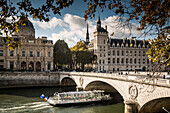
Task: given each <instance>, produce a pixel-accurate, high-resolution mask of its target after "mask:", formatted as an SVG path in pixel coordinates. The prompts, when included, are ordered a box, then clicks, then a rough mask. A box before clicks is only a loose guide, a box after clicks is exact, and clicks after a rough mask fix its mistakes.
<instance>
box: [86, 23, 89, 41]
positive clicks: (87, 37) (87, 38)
mask: <svg viewBox="0 0 170 113" xmlns="http://www.w3.org/2000/svg"><path fill="white" fill-rule="evenodd" d="M86 42H89V31H88V24H87V33H86Z"/></svg>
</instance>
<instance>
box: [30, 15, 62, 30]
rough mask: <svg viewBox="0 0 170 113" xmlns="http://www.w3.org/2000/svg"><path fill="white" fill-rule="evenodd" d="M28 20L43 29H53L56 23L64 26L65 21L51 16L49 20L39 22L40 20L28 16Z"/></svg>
mask: <svg viewBox="0 0 170 113" xmlns="http://www.w3.org/2000/svg"><path fill="white" fill-rule="evenodd" d="M29 20H30V21H31V22H32V23H33V24H34V25H38V26H39V27H41V28H43V29H53V28H55V27H56V26H57V25H59V26H65V23H64V22H63V20H61V19H58V18H56V17H53V18H52V19H51V20H50V21H49V22H45V21H43V22H40V21H35V20H33V19H32V18H29Z"/></svg>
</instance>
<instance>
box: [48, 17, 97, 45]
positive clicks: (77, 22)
mask: <svg viewBox="0 0 170 113" xmlns="http://www.w3.org/2000/svg"><path fill="white" fill-rule="evenodd" d="M63 20H64V23H65V24H67V26H65V27H66V28H65V29H64V30H62V31H60V32H59V33H52V36H51V37H52V39H53V41H54V42H56V41H57V40H58V39H60V40H65V41H66V42H67V44H68V45H69V46H70V47H72V46H74V45H76V43H77V42H78V41H80V40H85V38H86V31H87V22H86V21H84V18H81V17H79V16H75V15H71V14H66V15H65V16H64V18H63ZM88 23H89V33H90V38H92V36H93V35H92V34H93V31H94V25H92V22H88Z"/></svg>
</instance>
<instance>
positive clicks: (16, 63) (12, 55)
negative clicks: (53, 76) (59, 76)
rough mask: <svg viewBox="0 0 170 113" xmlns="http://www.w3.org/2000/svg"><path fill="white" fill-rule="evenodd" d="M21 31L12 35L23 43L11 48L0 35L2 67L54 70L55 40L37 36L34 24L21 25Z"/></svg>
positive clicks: (0, 65)
mask: <svg viewBox="0 0 170 113" xmlns="http://www.w3.org/2000/svg"><path fill="white" fill-rule="evenodd" d="M18 28H19V31H18V32H15V33H14V35H13V36H12V39H13V40H14V41H17V42H18V43H21V46H20V47H19V48H16V49H15V50H10V49H9V47H8V45H7V43H5V42H4V40H3V37H0V38H1V39H0V68H1V69H2V68H5V69H10V70H25V71H47V70H53V41H52V40H47V37H42V38H35V29H34V26H33V24H32V23H31V22H30V21H29V20H27V21H26V25H25V26H23V25H19V26H18Z"/></svg>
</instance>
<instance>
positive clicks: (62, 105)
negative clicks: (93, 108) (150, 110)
mask: <svg viewBox="0 0 170 113" xmlns="http://www.w3.org/2000/svg"><path fill="white" fill-rule="evenodd" d="M109 101H110V100H96V101H84V102H74V103H57V104H51V103H49V104H50V105H52V106H55V107H70V106H81V105H91V104H103V103H107V102H109Z"/></svg>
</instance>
